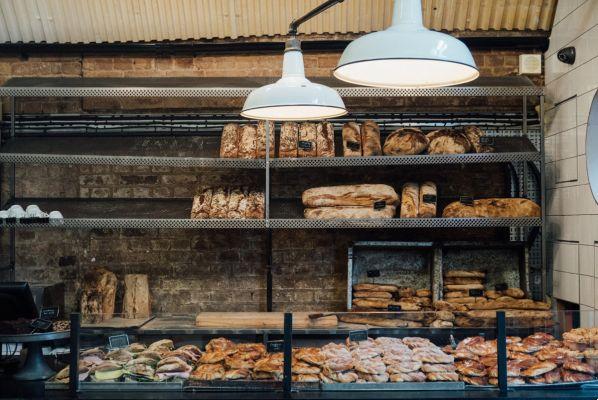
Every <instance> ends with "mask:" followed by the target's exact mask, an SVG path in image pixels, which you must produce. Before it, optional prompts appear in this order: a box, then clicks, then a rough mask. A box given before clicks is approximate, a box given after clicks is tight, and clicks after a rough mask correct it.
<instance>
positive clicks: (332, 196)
mask: <svg viewBox="0 0 598 400" xmlns="http://www.w3.org/2000/svg"><path fill="white" fill-rule="evenodd" d="M301 200H302V202H303V205H304V206H306V207H312V208H313V207H336V206H364V207H372V208H373V207H374V205H375V204H377V203H382V204H386V205H388V206H392V205H395V204H396V203H397V202H398V200H399V196H398V195H397V193H396V192H395V190H394V189H393V188H392V187H390V186H388V185H380V184H362V185H341V186H328V187H317V188H311V189H308V190H306V191H304V192H303V195H302V196H301Z"/></svg>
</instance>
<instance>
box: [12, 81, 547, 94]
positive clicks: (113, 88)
mask: <svg viewBox="0 0 598 400" xmlns="http://www.w3.org/2000/svg"><path fill="white" fill-rule="evenodd" d="M277 79H278V78H12V79H9V80H8V81H7V82H6V83H5V84H4V85H3V86H1V87H0V96H15V97H205V98H222V97H246V96H247V95H249V93H250V92H251V91H252V90H253V89H255V88H258V87H260V86H263V85H265V84H268V83H273V82H274V81H276V80H277ZM314 81H315V82H317V83H322V84H325V85H327V86H330V87H333V88H335V89H336V90H337V91H338V92H339V94H340V95H341V96H343V97H405V96H408V97H439V96H539V95H542V94H543V88H542V87H538V86H534V85H533V83H532V82H531V81H530V80H529V79H527V78H526V77H521V76H512V77H500V78H489V77H487V78H478V79H477V80H476V81H474V82H471V83H469V84H467V85H463V86H452V87H444V88H433V89H384V88H369V87H358V86H354V85H350V84H347V83H345V82H341V81H339V80H337V79H334V78H319V79H314Z"/></svg>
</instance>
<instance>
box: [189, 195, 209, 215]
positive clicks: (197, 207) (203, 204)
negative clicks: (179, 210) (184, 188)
mask: <svg viewBox="0 0 598 400" xmlns="http://www.w3.org/2000/svg"><path fill="white" fill-rule="evenodd" d="M211 205H212V188H202V189H200V190H199V191H198V193H197V195H195V197H194V198H193V206H192V207H191V219H206V218H209V217H210V207H211Z"/></svg>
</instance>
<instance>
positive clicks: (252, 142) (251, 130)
mask: <svg viewBox="0 0 598 400" xmlns="http://www.w3.org/2000/svg"><path fill="white" fill-rule="evenodd" d="M237 154H238V157H239V158H256V157H257V128H256V127H255V125H251V124H247V125H242V126H241V128H239V151H238V153H237Z"/></svg>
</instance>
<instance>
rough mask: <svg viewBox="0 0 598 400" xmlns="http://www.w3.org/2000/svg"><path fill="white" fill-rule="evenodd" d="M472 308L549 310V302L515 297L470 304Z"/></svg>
mask: <svg viewBox="0 0 598 400" xmlns="http://www.w3.org/2000/svg"><path fill="white" fill-rule="evenodd" d="M469 308H470V309H472V310H505V309H511V310H549V309H550V304H548V303H544V302H541V301H533V300H530V299H517V300H510V301H501V300H499V299H496V300H490V301H487V302H485V303H483V304H472V305H471V306H470V307H469Z"/></svg>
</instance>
